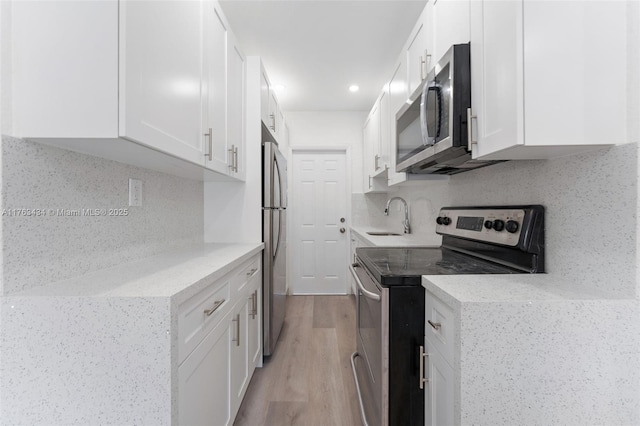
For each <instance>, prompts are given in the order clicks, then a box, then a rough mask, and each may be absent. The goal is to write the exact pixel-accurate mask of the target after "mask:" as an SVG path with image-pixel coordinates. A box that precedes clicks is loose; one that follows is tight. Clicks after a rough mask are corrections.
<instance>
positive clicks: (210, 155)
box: [204, 127, 213, 161]
mask: <svg viewBox="0 0 640 426" xmlns="http://www.w3.org/2000/svg"><path fill="white" fill-rule="evenodd" d="M204 135H205V136H208V137H209V153H208V154H205V155H204V156H205V157H209V161H211V160H213V129H212V128H211V127H209V133H205V134H204Z"/></svg>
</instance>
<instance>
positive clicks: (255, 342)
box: [247, 276, 262, 377]
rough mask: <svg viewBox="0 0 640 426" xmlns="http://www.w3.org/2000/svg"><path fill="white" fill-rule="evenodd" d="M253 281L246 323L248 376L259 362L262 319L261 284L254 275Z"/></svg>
mask: <svg viewBox="0 0 640 426" xmlns="http://www.w3.org/2000/svg"><path fill="white" fill-rule="evenodd" d="M252 281H254V283H255V285H254V290H253V292H252V293H251V296H250V297H249V308H250V310H249V311H248V319H247V324H248V326H249V331H248V333H247V339H248V341H249V343H248V345H249V346H248V347H249V377H251V375H252V374H253V370H254V369H255V367H256V365H258V364H259V363H260V357H261V355H262V333H260V330H261V325H260V324H261V319H262V309H261V306H262V286H261V281H260V279H259V278H258V277H257V276H256V277H255V278H254V279H253V280H252Z"/></svg>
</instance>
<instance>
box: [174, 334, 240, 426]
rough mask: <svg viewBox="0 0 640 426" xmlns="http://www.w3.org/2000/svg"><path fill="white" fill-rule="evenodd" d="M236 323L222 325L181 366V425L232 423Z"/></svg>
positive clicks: (179, 375)
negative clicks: (232, 356)
mask: <svg viewBox="0 0 640 426" xmlns="http://www.w3.org/2000/svg"><path fill="white" fill-rule="evenodd" d="M233 332H234V330H233V326H232V325H231V324H230V323H228V322H226V326H223V327H218V328H217V329H216V330H215V331H213V332H211V333H210V334H209V335H208V336H207V337H206V338H205V339H204V340H203V341H202V343H201V344H200V345H199V346H198V347H197V348H196V349H195V350H194V351H193V353H191V355H189V357H188V358H187V359H186V360H185V361H184V362H183V363H182V365H181V366H180V367H179V368H178V377H179V379H178V380H179V382H178V383H179V384H178V389H179V393H180V397H179V419H180V420H179V422H180V424H181V425H213V424H215V425H227V424H230V423H232V418H231V404H230V403H231V394H230V392H229V381H230V373H231V369H230V368H229V362H230V350H229V349H230V346H231V334H232V333H233Z"/></svg>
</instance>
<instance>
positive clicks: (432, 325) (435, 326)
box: [427, 320, 442, 330]
mask: <svg viewBox="0 0 640 426" xmlns="http://www.w3.org/2000/svg"><path fill="white" fill-rule="evenodd" d="M427 322H428V323H429V325H430V326H431V327H433V328H434V329H435V330H440V327H442V324H440V323H439V322H431V320H427Z"/></svg>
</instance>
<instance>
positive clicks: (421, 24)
mask: <svg viewBox="0 0 640 426" xmlns="http://www.w3.org/2000/svg"><path fill="white" fill-rule="evenodd" d="M409 40H410V41H409V46H408V48H407V78H408V87H409V94H411V93H413V91H414V90H416V88H417V87H418V86H419V85H420V82H422V80H423V79H424V78H426V76H427V73H428V72H429V70H430V69H431V67H433V64H434V63H435V62H434V58H433V52H432V50H433V0H431V1H430V2H429V3H427V4H426V6H425V8H424V10H423V12H422V15H420V18H419V19H418V23H417V24H416V26H415V27H414V30H413V32H412V33H411V36H409Z"/></svg>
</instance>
